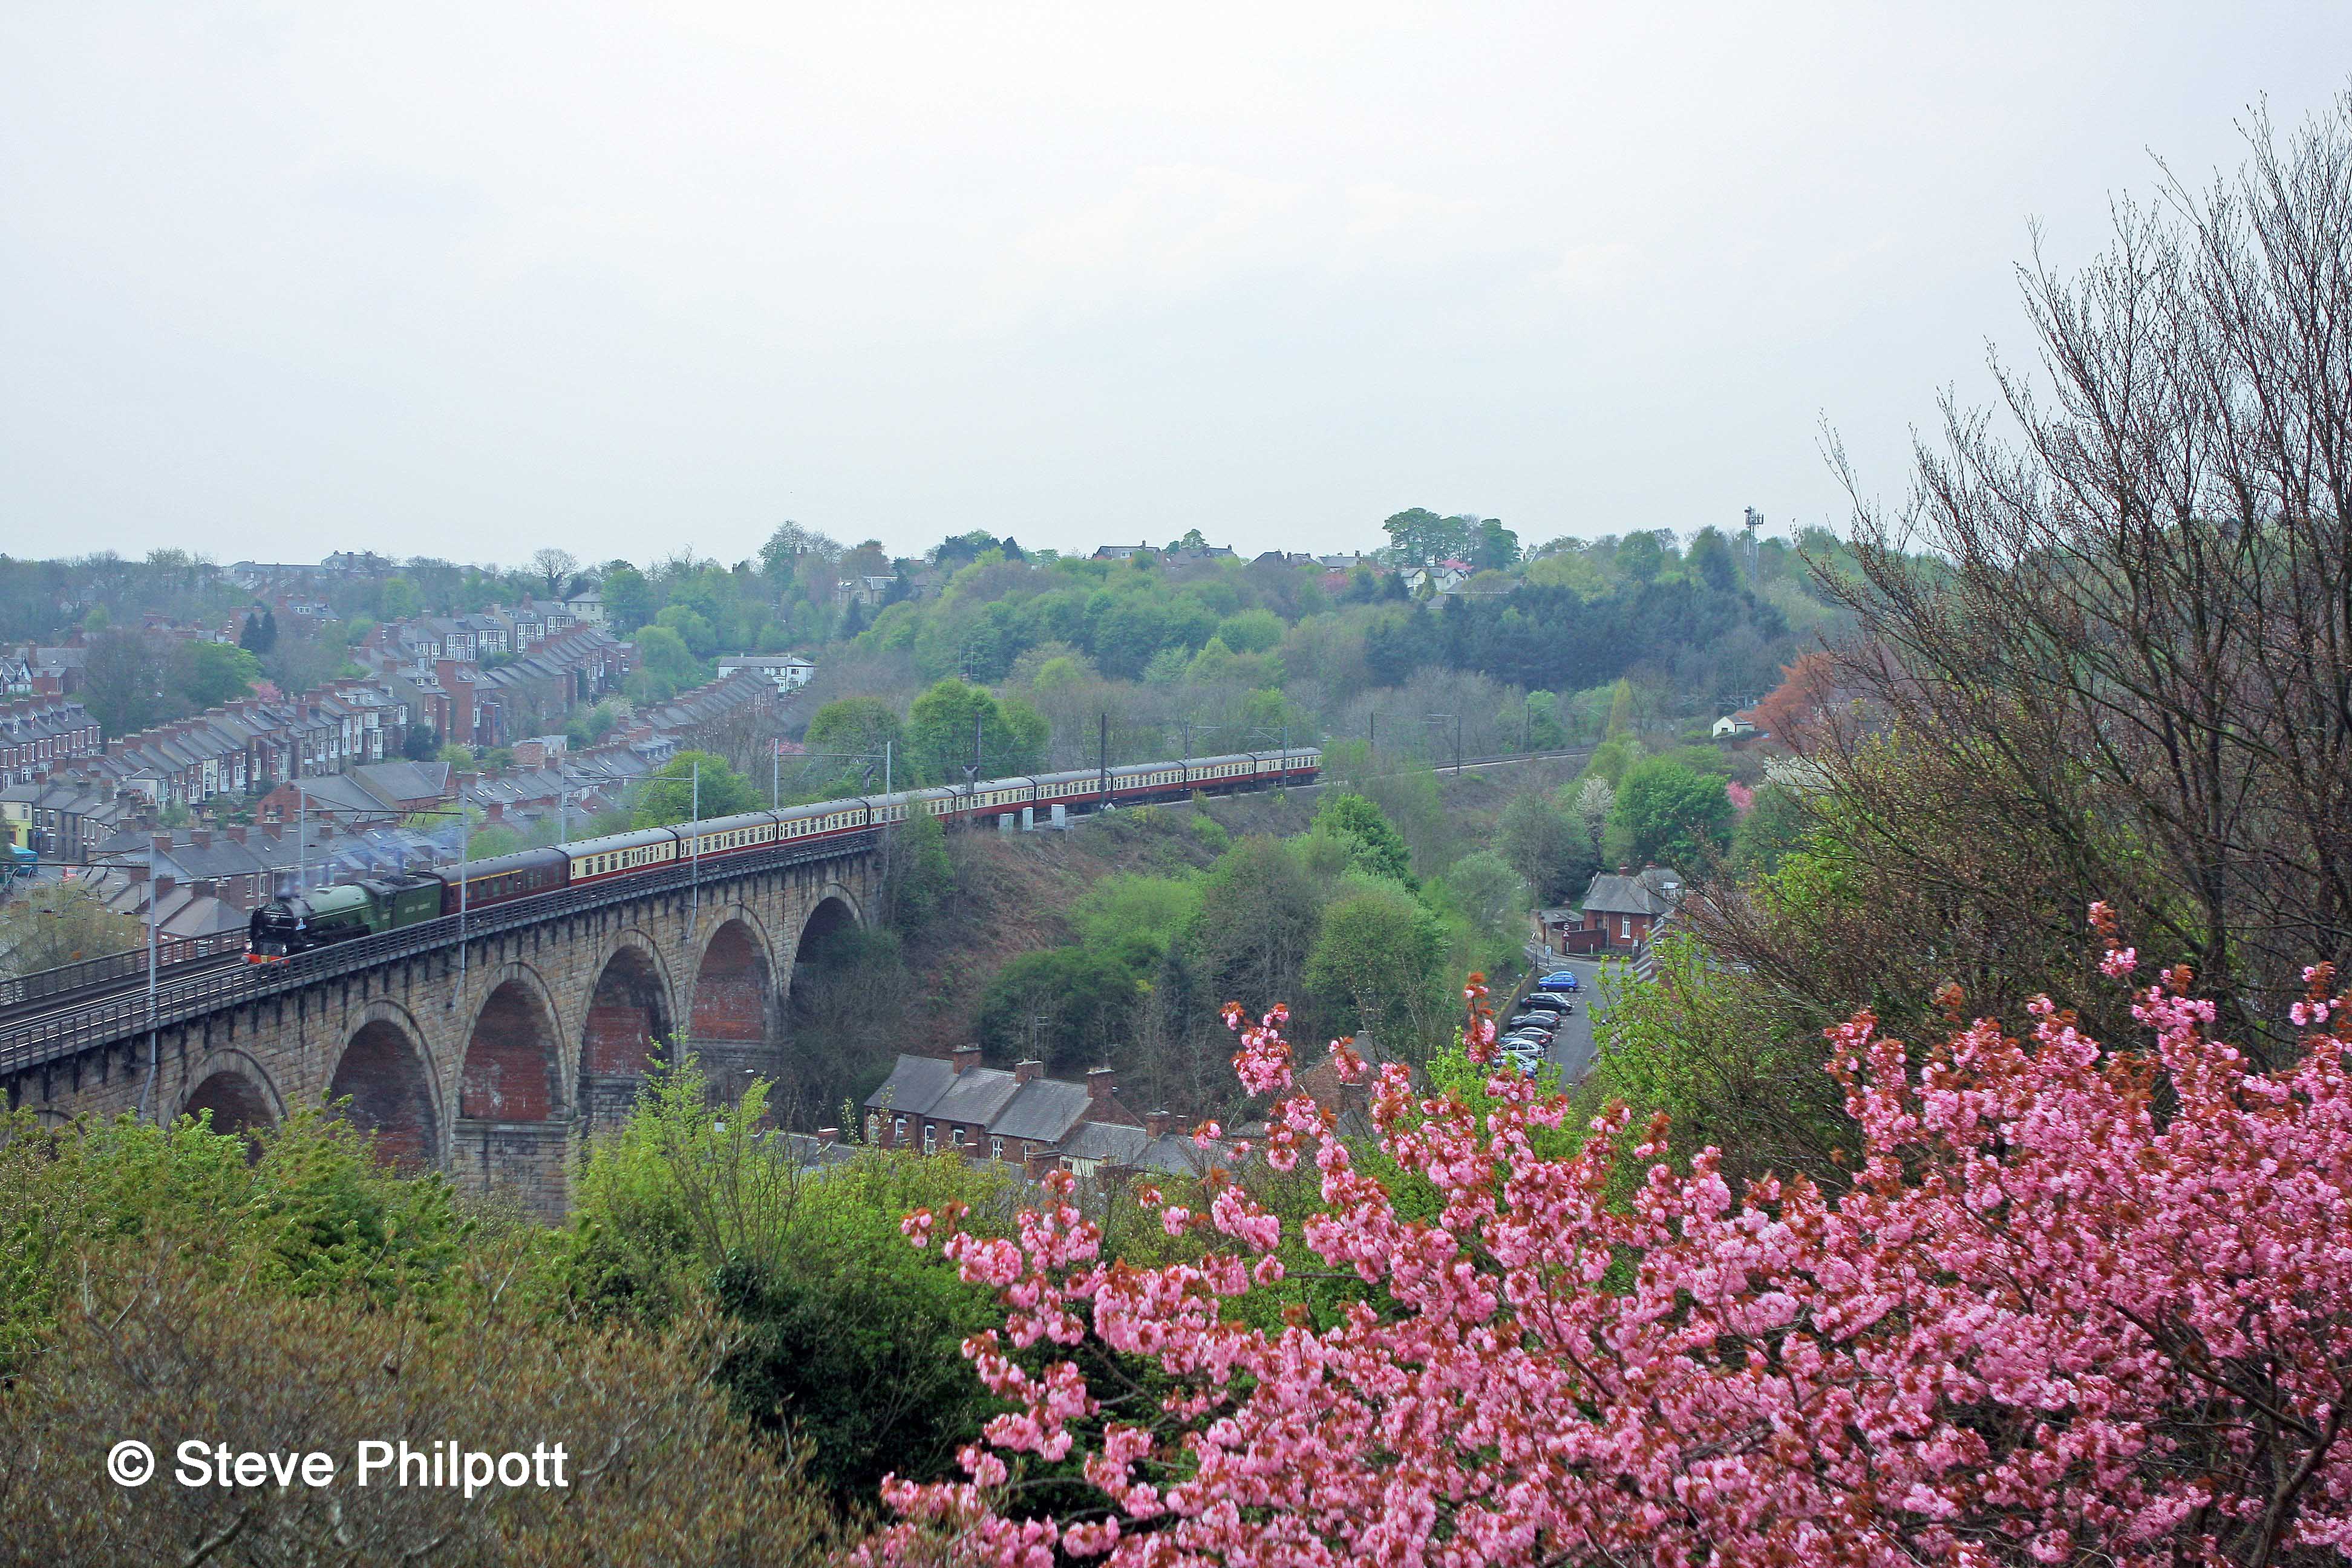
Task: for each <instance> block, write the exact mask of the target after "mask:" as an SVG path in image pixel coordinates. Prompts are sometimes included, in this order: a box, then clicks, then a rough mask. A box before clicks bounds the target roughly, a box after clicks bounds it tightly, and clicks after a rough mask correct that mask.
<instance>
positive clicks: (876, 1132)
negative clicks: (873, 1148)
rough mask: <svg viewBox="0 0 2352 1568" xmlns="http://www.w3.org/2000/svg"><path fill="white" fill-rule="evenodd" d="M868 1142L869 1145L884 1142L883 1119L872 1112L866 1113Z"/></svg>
mask: <svg viewBox="0 0 2352 1568" xmlns="http://www.w3.org/2000/svg"><path fill="white" fill-rule="evenodd" d="M881 1141H882V1118H881V1117H880V1116H878V1115H877V1114H876V1113H875V1112H873V1111H871V1110H869V1111H867V1112H866V1142H868V1143H878V1142H881Z"/></svg>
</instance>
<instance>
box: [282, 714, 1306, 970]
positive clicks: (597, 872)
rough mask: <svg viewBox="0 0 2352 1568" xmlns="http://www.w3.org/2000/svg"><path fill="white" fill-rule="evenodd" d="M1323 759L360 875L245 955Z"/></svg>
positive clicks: (1140, 769) (1193, 786) (1283, 772)
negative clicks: (892, 831) (861, 838)
mask: <svg viewBox="0 0 2352 1568" xmlns="http://www.w3.org/2000/svg"><path fill="white" fill-rule="evenodd" d="M1322 766H1323V753H1322V752H1321V751H1320V750H1319V749H1318V748H1316V747H1312V746H1304V747H1300V746H1294V747H1291V748H1290V749H1288V750H1286V751H1281V752H1236V753H1234V754H1232V755H1229V756H1222V757H1193V758H1190V759H1188V760H1186V761H1183V762H1172V763H1129V764H1128V765H1125V766H1122V767H1116V768H1109V769H1101V768H1087V769H1082V770H1080V771H1077V772H1075V773H1041V774H1039V775H1037V776H1036V777H1034V778H1009V779H982V780H981V781H979V782H978V783H976V784H970V785H967V786H964V787H962V788H950V787H944V786H942V787H936V788H931V789H917V790H901V791H899V792H898V793H897V794H895V795H861V796H857V797H856V798H853V799H849V800H826V801H818V802H816V803H815V804H814V805H788V806H784V807H782V808H781V809H779V810H775V811H750V812H745V813H744V814H742V815H741V816H723V817H717V818H714V819H712V820H711V821H709V822H704V823H698V824H685V823H681V824H679V825H678V826H674V827H647V828H643V829H640V830H638V831H636V832H634V833H615V834H612V835H610V836H608V837H603V838H587V839H581V840H579V841H577V842H574V843H570V844H556V845H551V846H549V847H546V848H543V849H521V850H517V851H516V852H515V853H513V854H511V855H499V856H493V857H491V858H488V859H484V860H471V861H467V862H466V863H464V865H463V866H462V867H445V868H442V869H440V870H438V871H427V872H422V873H418V874H415V875H412V876H402V877H385V878H377V877H369V878H362V879H360V880H358V881H356V882H348V883H344V884H341V885H340V886H337V887H332V888H320V889H316V890H314V891H311V892H310V893H307V894H302V895H299V896H297V897H294V898H286V899H272V900H270V901H269V902H268V903H266V904H263V905H262V906H261V907H260V908H259V909H257V910H254V911H253V918H252V920H251V921H250V922H249V924H248V926H247V938H246V955H245V956H246V962H247V963H284V962H285V961H286V960H287V959H289V958H290V957H292V956H293V955H294V954H296V953H298V952H309V951H310V949H312V948H315V947H324V946H326V945H328V944H329V943H331V942H348V941H351V940H352V939H353V938H356V937H363V936H373V935H376V934H377V933H379V932H382V931H397V930H399V929H400V928H401V927H403V926H411V925H415V924H418V923H419V922H421V921H429V920H438V919H440V918H441V917H442V916H444V915H454V914H456V913H457V910H458V909H459V907H460V905H461V903H462V905H463V906H464V907H465V908H467V909H469V910H474V909H483V908H487V907H488V906H490V905H493V904H502V903H506V902H508V901H509V900H514V899H528V898H532V897H534V896H536V895H538V894H541V893H550V892H554V891H555V890H557V889H562V888H576V887H580V886H583V885H584V884H586V883H590V882H604V881H609V880H611V879H614V878H617V877H633V876H642V875H644V874H646V873H647V872H650V871H654V870H657V869H659V868H662V867H665V866H674V865H676V864H677V862H679V861H681V860H686V859H691V858H694V857H696V856H697V855H699V856H700V858H702V860H703V861H704V862H705V863H706V864H707V863H709V862H710V861H712V860H715V859H719V858H724V857H726V856H730V855H741V854H748V853H751V852H753V851H756V850H759V849H761V848H764V847H768V846H770V845H774V844H796V843H803V842H806V841H809V840H814V839H822V838H826V837H839V836H842V835H845V834H851V833H857V832H862V831H864V830H865V829H866V828H868V827H877V826H887V825H888V824H890V823H894V822H904V821H906V820H907V819H908V817H909V816H915V815H918V814H919V815H921V816H935V817H938V818H939V819H940V821H941V822H943V823H950V824H952V823H956V822H964V821H974V822H976V821H979V820H981V819H982V818H986V817H993V816H1000V815H1002V814H1004V813H1007V812H1017V811H1019V810H1020V809H1022V808H1023V807H1024V806H1034V807H1052V806H1055V805H1061V806H1066V807H1069V808H1070V809H1072V810H1088V811H1091V810H1097V809H1099V808H1100V807H1102V806H1104V805H1142V804H1145V803H1147V802H1150V801H1155V800H1181V799H1182V798H1184V797H1185V796H1187V795H1191V794H1192V793H1193V792H1194V791H1196V790H1197V791H1200V792H1202V793H1203V794H1209V795H1228V794H1232V793H1234V792H1235V791H1238V790H1251V789H1271V788H1275V787H1276V786H1278V785H1285V784H1311V783H1313V782H1314V780H1315V778H1316V776H1317V775H1318V773H1320V772H1321V770H1322ZM461 872H462V879H463V880H462V891H461V889H460V873H461Z"/></svg>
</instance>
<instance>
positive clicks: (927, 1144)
mask: <svg viewBox="0 0 2352 1568" xmlns="http://www.w3.org/2000/svg"><path fill="white" fill-rule="evenodd" d="M939 1146H940V1129H939V1124H938V1123H937V1122H931V1121H926V1122H924V1123H923V1152H924V1153H926V1154H929V1153H932V1152H935V1151H936V1150H938V1148H939Z"/></svg>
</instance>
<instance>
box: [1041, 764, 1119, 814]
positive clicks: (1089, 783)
mask: <svg viewBox="0 0 2352 1568" xmlns="http://www.w3.org/2000/svg"><path fill="white" fill-rule="evenodd" d="M1034 782H1035V784H1036V790H1037V804H1038V805H1085V804H1086V803H1087V802H1088V801H1092V800H1099V799H1101V798H1102V770H1101V769H1099V768H1079V769H1076V770H1075V771H1073V772H1070V773H1040V774H1038V775H1037V777H1036V779H1035V781H1034Z"/></svg>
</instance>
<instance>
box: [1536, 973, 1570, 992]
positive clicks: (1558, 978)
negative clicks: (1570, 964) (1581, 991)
mask: <svg viewBox="0 0 2352 1568" xmlns="http://www.w3.org/2000/svg"><path fill="white" fill-rule="evenodd" d="M1536 984H1538V985H1539V986H1541V987H1542V988H1543V989H1545V990H1546V991H1573V990H1575V989H1576V988H1577V980H1576V976H1575V975H1573V974H1571V973H1569V972H1568V971H1567V970H1565V969H1563V970H1561V971H1559V973H1556V974H1547V975H1545V976H1544V977H1543V978H1542V979H1541V980H1538V981H1537V982H1536Z"/></svg>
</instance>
